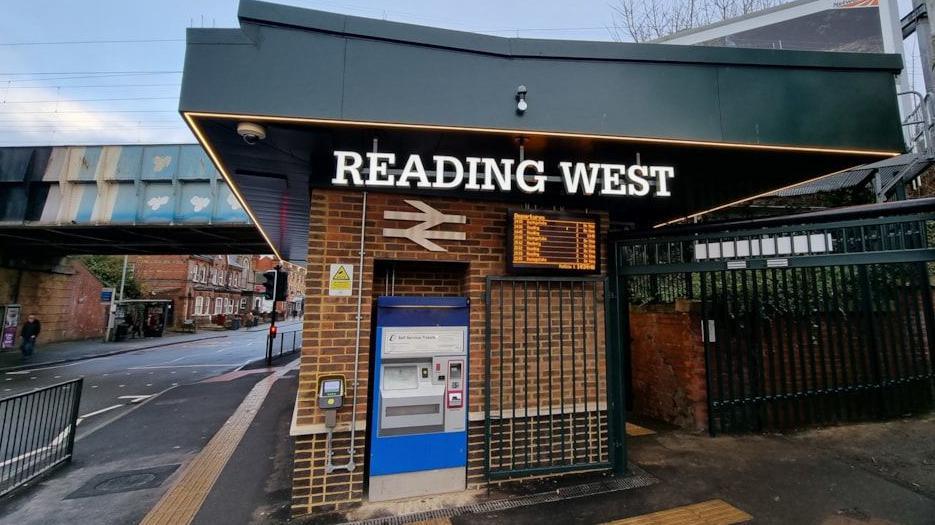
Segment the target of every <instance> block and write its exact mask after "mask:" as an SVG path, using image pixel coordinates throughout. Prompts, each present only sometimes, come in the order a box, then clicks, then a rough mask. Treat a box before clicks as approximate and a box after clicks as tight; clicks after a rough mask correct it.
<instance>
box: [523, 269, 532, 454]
mask: <svg viewBox="0 0 935 525" xmlns="http://www.w3.org/2000/svg"><path fill="white" fill-rule="evenodd" d="M523 431H524V432H523V433H524V434H525V436H524V438H523V439H524V441H523V455H524V456H525V463H526V468H529V444H530V439H529V438H530V436H529V281H523Z"/></svg>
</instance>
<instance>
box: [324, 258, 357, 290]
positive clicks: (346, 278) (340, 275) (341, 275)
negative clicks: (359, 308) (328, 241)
mask: <svg viewBox="0 0 935 525" xmlns="http://www.w3.org/2000/svg"><path fill="white" fill-rule="evenodd" d="M329 275H330V277H329V278H328V295H334V296H339V297H340V296H344V297H347V296H350V295H351V292H352V291H353V290H354V266H353V265H350V264H332V265H331V272H330V273H329Z"/></svg>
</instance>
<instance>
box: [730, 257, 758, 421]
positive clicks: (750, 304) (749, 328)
mask: <svg viewBox="0 0 935 525" xmlns="http://www.w3.org/2000/svg"><path fill="white" fill-rule="evenodd" d="M732 273H733V274H734V275H737V274H738V272H737V271H735V272H732ZM750 273H751V272H750V271H748V270H741V271H739V279H740V288H741V294H742V298H743V301H742V302H741V304H740V306H741V308H743V312H742V316H741V319H743V320H744V321H745V324H746V327H745V329H744V330H743V331H742V332H741V333H742V337H743V338H744V339H745V343H746V344H745V346H746V347H747V352H746V356H744V358H745V360H746V374H745V375H746V379H747V385H746V388H745V389H744V396H745V398H746V399H747V402H745V403H744V406H745V408H744V415H745V417H746V415H747V413H748V412H749V415H750V421H751V422H752V423H753V425H754V430H755V431H759V430H760V429H761V428H762V426H763V420H762V414H761V410H760V408H761V407H762V405H761V401H758V400H757V399H758V398H759V397H760V391H759V390H760V389H759V385H758V384H757V383H758V382H759V377H758V376H759V372H760V366H759V362H758V361H759V360H758V359H757V358H756V355H755V353H754V350H753V349H754V344H755V343H754V341H755V340H756V339H757V338H756V334H757V331H758V329H759V323H758V322H757V321H758V320H759V312H758V311H756V308H757V306H758V305H757V302H756V296H755V295H754V296H752V297H751V294H750V287H749V286H747V277H749V276H750ZM753 290H754V293H755V292H756V288H755V287H754V288H753Z"/></svg>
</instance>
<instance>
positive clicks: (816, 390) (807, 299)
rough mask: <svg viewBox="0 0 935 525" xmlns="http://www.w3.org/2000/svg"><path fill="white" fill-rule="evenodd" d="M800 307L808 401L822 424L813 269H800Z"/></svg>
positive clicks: (822, 409)
mask: <svg viewBox="0 0 935 525" xmlns="http://www.w3.org/2000/svg"><path fill="white" fill-rule="evenodd" d="M801 275H802V291H803V292H804V293H803V294H802V306H803V312H804V313H805V319H804V321H805V322H804V329H805V338H806V346H805V348H806V350H807V351H808V356H809V362H810V365H811V368H812V377H811V383H810V384H811V389H810V395H809V396H808V399H810V401H809V404H811V405H812V413H813V414H815V415H816V418H817V419H818V420H819V421H821V422H822V423H823V422H824V421H825V410H824V402H825V399H824V396H822V395H821V387H820V386H819V381H818V362H819V358H818V355H819V352H820V350H819V349H816V348H815V335H814V333H813V332H814V330H813V326H814V320H815V317H814V316H815V308H814V299H815V298H814V297H813V296H812V293H813V288H814V286H813V284H814V282H813V281H814V277H815V274H814V269H813V268H802V269H801Z"/></svg>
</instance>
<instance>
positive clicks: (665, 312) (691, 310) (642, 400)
mask: <svg viewBox="0 0 935 525" xmlns="http://www.w3.org/2000/svg"><path fill="white" fill-rule="evenodd" d="M630 340H631V346H630V352H631V360H632V361H631V369H632V374H631V381H632V389H633V413H634V414H636V415H640V416H646V417H651V418H654V419H658V420H661V421H667V422H669V423H672V424H674V425H678V426H680V427H683V428H691V429H699V430H701V429H705V428H707V417H708V416H707V411H708V408H707V397H706V382H705V360H704V343H703V340H702V334H701V316H700V314H699V313H698V312H697V308H696V303H691V302H688V301H679V302H677V303H676V304H668V305H653V306H645V307H637V306H631V307H630Z"/></svg>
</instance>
